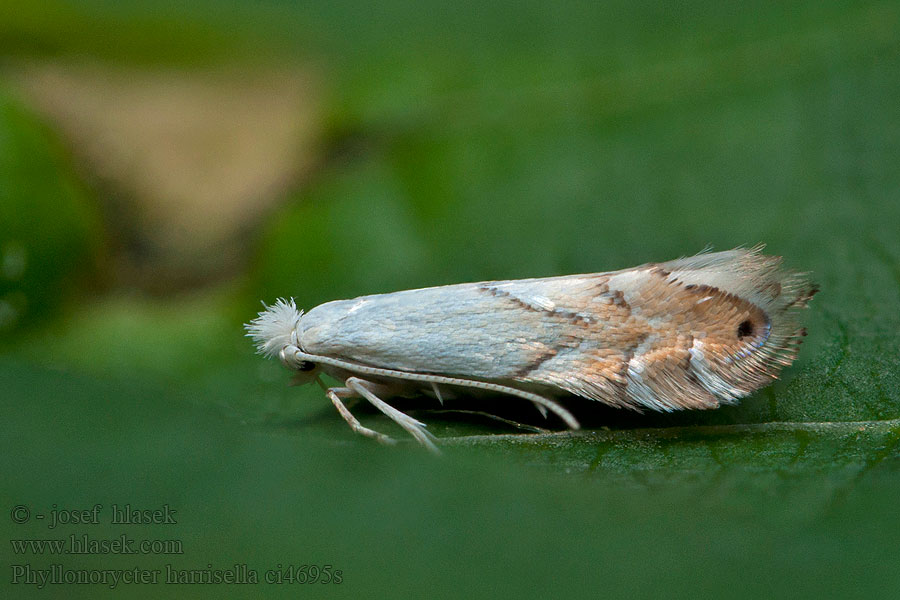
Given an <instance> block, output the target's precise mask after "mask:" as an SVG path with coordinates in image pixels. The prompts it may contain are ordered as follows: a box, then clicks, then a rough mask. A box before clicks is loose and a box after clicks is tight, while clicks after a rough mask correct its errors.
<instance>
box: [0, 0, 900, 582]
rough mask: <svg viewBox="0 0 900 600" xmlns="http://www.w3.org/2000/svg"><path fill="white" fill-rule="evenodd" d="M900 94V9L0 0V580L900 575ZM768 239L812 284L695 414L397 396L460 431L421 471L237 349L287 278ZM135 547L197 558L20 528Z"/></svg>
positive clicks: (483, 269) (634, 254)
mask: <svg viewBox="0 0 900 600" xmlns="http://www.w3.org/2000/svg"><path fill="white" fill-rule="evenodd" d="M898 98H900V5H898V4H897V3H896V2H849V1H848V2H793V3H768V2H711V1H709V0H701V1H697V2H689V3H665V2H633V1H630V2H617V1H615V2H605V3H583V4H576V3H561V4H553V3H546V2H519V3H487V4H486V3H482V2H467V1H465V0H464V1H462V2H456V3H446V4H439V3H434V2H418V3H416V2H401V1H389V2H382V3H379V4H378V5H377V6H363V5H360V4H358V3H349V2H338V3H307V2H287V1H284V2H278V1H275V0H264V1H261V2H256V3H241V2H211V1H201V2H195V3H193V4H191V5H190V6H183V5H182V4H179V3H174V2H162V1H155V2H149V3H147V2H144V3H138V2H132V1H130V0H129V1H128V2H111V1H108V0H88V1H82V2H78V3H70V2H60V1H58V0H50V1H49V2H43V3H40V4H38V3H20V2H8V1H3V2H0V404H2V406H3V411H2V417H3V419H2V420H3V432H4V433H3V435H2V452H3V456H4V460H3V461H2V464H3V467H2V469H3V470H2V471H0V475H2V480H3V481H4V484H3V486H2V494H0V496H2V499H3V506H2V508H3V509H4V510H5V511H8V512H7V513H4V514H9V515H10V516H9V518H4V519H3V523H4V525H3V528H2V531H3V532H4V537H5V541H4V543H5V544H6V545H5V548H6V550H5V552H4V555H3V560H4V565H3V568H4V573H3V575H2V584H0V585H3V586H4V588H5V589H6V590H7V592H5V593H4V596H5V597H10V598H13V597H14V598H19V597H32V596H35V597H66V598H80V597H84V598H95V597H99V596H103V595H109V596H110V597H113V596H116V597H123V598H124V597H127V598H131V597H135V598H159V597H185V598H197V597H213V598H219V597H229V598H230V597H246V598H257V597H265V596H270V595H271V596H291V597H293V596H297V595H302V594H314V595H315V596H325V597H338V596H355V597H358V596H362V595H366V596H371V597H407V596H409V597H413V596H415V597H424V596H429V597H461V596H469V597H487V596H490V597H495V596H517V597H547V596H554V597H569V596H602V597H617V596H623V597H624V596H627V597H671V598H681V597H685V598H688V597H690V598H694V597H698V596H700V597H703V596H706V597H750V598H758V597H785V598H788V597H789V598H797V597H866V598H873V597H879V598H881V597H884V598H889V597H897V595H898V593H900V569H898V568H897V566H898V563H897V560H898V559H897V557H896V554H897V548H898V544H900V526H898V525H900V514H898V508H897V497H898V494H900V451H898V443H900V377H898V372H900V369H898V367H900V360H898V355H900V337H898V332H900V233H898V231H900V230H898V226H900V102H898V100H897V99H898ZM758 242H764V243H766V244H767V252H769V253H772V254H778V255H783V256H785V257H786V262H787V264H788V266H789V267H792V268H795V269H799V270H804V271H811V272H812V273H814V279H815V280H816V281H818V282H819V283H820V284H821V287H822V292H821V293H820V294H819V295H818V296H817V297H816V298H815V300H814V301H813V303H812V305H811V308H810V310H809V311H808V314H807V315H806V317H805V319H806V324H807V326H808V328H809V331H810V335H809V337H808V338H807V340H806V342H805V344H804V346H803V348H802V351H801V353H800V356H799V358H798V360H797V361H796V362H795V364H794V365H793V366H792V367H790V368H789V369H787V370H786V371H785V372H784V374H783V377H782V379H781V380H780V381H779V382H777V383H776V384H775V385H774V386H771V387H769V388H767V389H765V390H762V391H761V392H759V393H757V394H755V395H753V396H751V397H750V398H748V399H746V400H745V401H744V402H743V403H742V404H741V405H740V406H737V407H728V408H723V409H720V410H717V411H713V412H695V413H684V414H677V415H642V416H641V415H631V414H627V415H626V414H621V413H619V412H616V411H613V410H600V409H596V407H591V406H584V405H579V407H578V409H579V410H580V411H582V412H580V413H579V417H581V418H582V419H583V420H584V421H585V422H586V424H587V425H588V429H587V430H585V431H583V432H580V433H578V434H574V435H572V434H565V433H563V434H560V433H548V434H540V435H533V436H523V435H521V432H519V431H518V430H517V429H516V428H515V427H512V426H509V425H506V424H503V423H500V422H497V421H492V420H490V419H488V418H486V417H484V416H483V415H480V414H477V412H478V409H479V408H480V406H481V405H479V404H477V403H476V404H473V403H466V402H462V403H459V404H458V405H455V406H452V405H448V407H447V408H450V409H459V410H451V411H448V412H437V411H433V410H430V409H433V408H438V407H437V405H436V404H435V403H434V402H433V401H430V400H427V399H422V400H420V401H406V402H402V403H400V404H399V405H400V406H401V407H402V408H404V409H405V410H409V411H410V412H411V413H412V414H413V415H415V416H417V417H419V418H421V419H424V420H425V421H426V422H427V423H428V424H429V428H430V429H432V430H433V431H434V432H435V433H436V434H437V435H438V436H439V437H453V438H454V440H451V441H450V442H448V443H447V444H446V447H445V456H444V457H443V458H441V459H435V458H434V457H432V456H430V455H426V453H424V452H423V451H422V450H421V449H420V448H418V447H416V446H414V445H413V444H412V443H407V442H405V441H404V443H402V444H400V445H399V446H397V447H394V448H386V447H381V446H378V445H377V444H374V443H372V442H371V441H369V440H366V439H362V438H359V437H356V436H354V434H352V432H350V430H349V428H347V427H346V425H345V424H344V422H343V421H342V420H341V419H340V417H339V416H338V415H337V414H336V412H335V411H334V410H333V408H332V407H331V405H330V403H329V402H328V401H327V399H326V398H325V397H324V396H323V394H322V392H321V390H319V389H318V388H317V387H315V386H307V387H301V388H296V387H294V388H290V387H288V386H287V382H288V379H289V374H288V373H287V372H286V371H285V370H284V369H283V368H282V367H280V366H279V365H278V364H276V363H275V361H265V360H263V359H262V358H261V357H258V356H255V355H254V354H253V349H252V347H251V345H250V343H249V341H248V340H247V339H245V338H244V337H242V336H243V330H242V327H241V325H242V323H244V322H246V321H247V320H249V319H250V318H252V317H253V316H254V315H255V313H256V312H257V311H258V310H259V309H260V305H259V301H260V300H265V301H267V302H271V301H272V300H274V299H275V298H276V297H279V296H294V297H295V298H296V299H297V302H298V304H299V305H301V306H303V307H307V308H309V307H312V306H314V305H316V304H318V303H321V302H324V301H327V300H331V299H336V298H344V297H353V296H356V295H361V294H368V293H376V292H387V291H393V290H397V289H403V288H410V287H425V286H429V285H439V284H447V283H456V282H462V281H471V280H483V279H507V278H517V277H537V276H549V275H557V274H564V273H575V272H595V271H603V270H611V269H618V268H623V267H628V266H634V265H637V264H640V263H643V262H648V261H661V260H668V259H672V258H675V257H678V256H682V255H688V254H693V253H695V252H697V251H699V250H701V249H703V248H704V247H706V246H707V245H710V246H712V247H713V248H715V249H719V250H722V249H728V248H731V247H734V246H738V245H752V244H755V243H758ZM490 408H491V409H492V410H495V411H498V412H500V413H501V414H503V415H504V416H508V417H510V418H513V419H516V420H518V421H522V422H527V423H529V424H531V425H534V426H537V427H543V428H548V429H556V428H557V427H558V425H557V424H555V423H553V422H546V423H545V422H543V421H542V420H541V419H540V418H539V417H536V415H535V414H533V411H529V410H528V409H527V407H526V408H525V409H520V408H517V407H513V406H507V405H506V404H505V403H499V402H498V403H497V404H495V405H492V406H490ZM463 409H465V410H467V411H470V412H462V410H463ZM355 412H356V413H357V414H358V416H359V417H360V418H361V420H362V421H363V422H364V423H365V424H367V425H369V426H372V427H375V428H377V429H379V430H381V431H385V432H390V433H392V434H395V435H397V436H398V437H400V434H402V432H400V431H399V430H398V429H397V428H396V427H395V426H394V425H393V424H392V423H390V422H388V421H387V420H386V419H385V418H383V417H381V416H379V415H378V414H376V413H375V412H374V411H373V410H371V409H369V408H368V407H366V406H363V405H359V406H358V407H357V408H356V409H355ZM464 436H474V437H469V438H468V439H462V438H463V437H464ZM97 503H99V504H102V505H103V507H104V508H103V512H101V522H100V523H99V524H83V525H62V526H60V527H59V528H56V529H53V530H51V529H48V527H47V524H46V521H44V522H41V521H39V520H37V519H36V518H31V519H30V520H29V521H28V522H26V523H17V522H14V519H13V513H12V509H13V507H14V506H17V505H22V506H26V507H28V508H29V510H30V511H31V513H32V515H37V514H44V515H47V516H48V518H49V515H50V514H51V512H50V511H51V510H52V509H53V508H57V509H90V508H91V507H93V506H94V505H95V504H97ZM113 503H118V504H119V505H123V504H125V503H130V504H131V506H132V507H134V508H147V509H154V508H159V507H162V506H164V505H169V506H170V507H171V508H173V509H175V510H177V524H170V525H147V526H137V525H116V524H112V523H110V517H111V512H110V506H111V505H112V504H113ZM123 533H124V534H126V535H127V536H128V537H130V538H135V539H138V540H140V539H176V540H180V542H181V543H182V545H183V554H177V555H160V554H146V555H144V554H141V555H125V556H123V555H111V554H101V555H72V554H66V555H52V554H50V553H49V552H47V551H45V552H44V554H41V555H35V554H34V553H33V552H25V553H23V552H21V551H17V550H16V546H15V544H13V543H12V541H15V540H29V539H38V540H40V539H66V540H68V536H69V535H76V536H81V535H83V534H87V535H89V536H91V537H92V538H97V539H100V538H118V536H120V535H121V534H123ZM20 550H21V549H20ZM26 564H28V565H31V568H33V569H47V568H49V566H50V565H53V564H59V565H62V566H63V567H64V568H66V569H86V568H93V569H99V568H103V569H133V568H134V567H135V566H138V567H140V568H142V569H161V570H163V573H165V568H166V567H165V565H167V564H168V565H171V566H172V568H175V569H208V568H212V569H230V568H233V565H235V564H238V565H244V564H245V565H247V567H248V568H250V569H255V570H256V571H257V572H258V574H259V576H260V578H261V579H262V578H263V577H264V573H265V572H266V571H267V570H270V569H283V570H287V568H288V567H289V566H290V565H294V566H299V565H316V566H319V567H320V568H321V567H323V566H324V565H331V566H332V569H333V570H340V571H341V572H342V582H341V583H340V584H335V583H331V584H321V583H315V584H297V583H295V584H289V583H282V584H266V583H265V581H261V583H259V584H256V585H253V584H247V585H229V584H218V585H216V584H212V585H203V584H197V585H166V584H163V583H160V584H157V585H136V584H135V585H120V586H119V587H117V588H116V589H115V590H113V591H110V592H106V591H103V590H105V589H107V588H106V587H104V586H102V585H48V586H47V587H45V588H44V589H38V588H37V586H36V585H29V584H24V583H18V584H13V583H12V582H13V574H14V572H15V570H14V565H20V566H21V565H26ZM162 577H163V578H164V574H163V576H162ZM295 588H300V589H295Z"/></svg>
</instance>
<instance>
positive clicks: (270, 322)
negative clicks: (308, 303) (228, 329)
mask: <svg viewBox="0 0 900 600" xmlns="http://www.w3.org/2000/svg"><path fill="white" fill-rule="evenodd" d="M263 308H265V310H264V311H262V312H260V313H259V314H258V315H257V317H256V318H255V319H253V320H252V321H250V322H249V323H247V324H246V325H244V329H246V330H247V333H246V335H247V337H250V338H252V339H253V343H254V344H256V351H257V353H259V354H263V355H265V356H268V357H272V356H274V355H275V354H277V353H278V352H280V351H281V349H282V348H284V347H285V346H290V345H296V343H297V339H296V338H297V324H298V323H299V322H300V317H302V316H303V311H302V310H299V309H297V305H296V304H294V299H293V298H291V299H290V300H285V299H284V298H279V299H278V300H276V301H275V304H273V305H272V306H266V304H265V303H263Z"/></svg>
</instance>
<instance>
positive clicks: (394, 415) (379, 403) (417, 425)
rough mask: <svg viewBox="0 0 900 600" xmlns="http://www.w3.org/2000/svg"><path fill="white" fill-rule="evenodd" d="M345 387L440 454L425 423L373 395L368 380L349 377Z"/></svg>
mask: <svg viewBox="0 0 900 600" xmlns="http://www.w3.org/2000/svg"><path fill="white" fill-rule="evenodd" d="M345 383H346V385H347V387H348V388H350V389H351V390H353V391H354V392H356V393H357V394H359V395H361V396H362V397H363V398H365V399H366V400H368V401H369V402H371V403H372V406H374V407H375V408H377V409H378V410H380V411H381V412H383V413H384V414H385V415H387V416H388V417H390V418H391V419H392V420H393V421H394V422H395V423H397V425H399V426H400V427H402V428H403V429H405V430H406V431H408V432H409V434H410V435H411V436H413V437H414V438H415V439H416V441H418V442H419V443H420V444H422V445H423V446H425V447H426V448H428V449H429V450H431V451H432V452H434V453H435V454H440V453H441V451H440V450H438V447H437V446H435V445H434V441H433V440H434V436H433V435H431V433H429V432H428V431H426V430H425V423H422V422H421V421H418V420H416V419H413V418H412V417H410V416H409V415H407V414H405V413H402V412H400V411H399V410H397V409H396V408H394V407H393V406H391V405H390V404H388V403H387V402H385V401H384V400H382V399H381V398H379V397H378V396H376V395H375V393H374V392H373V391H372V390H370V389H369V388H368V387H367V386H369V385H372V384H371V383H370V382H368V381H366V380H364V379H360V378H358V377H349V378H347V381H346V382H345Z"/></svg>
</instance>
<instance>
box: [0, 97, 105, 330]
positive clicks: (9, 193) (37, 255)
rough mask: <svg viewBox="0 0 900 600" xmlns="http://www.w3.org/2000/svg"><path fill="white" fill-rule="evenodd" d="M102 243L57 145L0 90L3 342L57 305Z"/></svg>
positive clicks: (97, 224)
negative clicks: (14, 331) (21, 327)
mask: <svg viewBox="0 0 900 600" xmlns="http://www.w3.org/2000/svg"><path fill="white" fill-rule="evenodd" d="M102 243H103V240H102V229H101V226H100V220H99V216H98V214H97V210H96V207H95V206H93V205H92V203H91V202H90V201H89V200H88V198H87V197H86V195H85V193H84V191H83V190H82V188H81V186H80V184H79V183H78V182H77V181H76V180H75V179H74V178H73V176H72V173H71V172H70V168H69V165H68V164H67V163H66V162H65V160H64V159H63V155H62V152H61V149H60V147H59V145H58V143H57V142H56V140H55V139H54V138H53V136H52V135H51V133H50V132H49V131H48V130H47V129H46V128H45V127H43V126H42V125H41V124H40V123H38V122H37V121H36V120H35V118H34V117H33V116H31V115H29V114H28V113H27V112H26V111H25V109H23V108H22V107H21V106H20V105H19V104H18V103H17V102H15V101H14V100H13V99H12V98H11V97H10V96H9V95H8V94H6V93H5V92H4V91H3V89H2V88H0V341H4V339H5V338H6V339H8V336H10V335H11V332H12V331H13V330H14V329H16V328H17V327H20V326H21V325H23V324H25V323H28V322H35V321H36V320H39V319H40V318H42V317H47V316H48V313H49V312H50V311H52V310H54V309H56V308H58V307H59V305H60V303H61V301H63V300H65V299H66V298H67V296H68V294H69V292H70V288H71V285H72V284H73V283H76V281H77V280H78V278H79V277H83V276H84V275H85V272H86V271H89V270H90V269H91V268H93V267H94V266H95V264H96V260H97V258H98V252H99V250H100V247H101V246H102Z"/></svg>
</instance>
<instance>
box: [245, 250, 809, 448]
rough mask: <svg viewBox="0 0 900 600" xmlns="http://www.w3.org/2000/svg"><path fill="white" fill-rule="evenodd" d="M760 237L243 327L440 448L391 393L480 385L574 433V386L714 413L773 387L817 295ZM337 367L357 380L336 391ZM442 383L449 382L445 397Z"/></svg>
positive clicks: (608, 396)
mask: <svg viewBox="0 0 900 600" xmlns="http://www.w3.org/2000/svg"><path fill="white" fill-rule="evenodd" d="M781 263H782V259H781V257H777V256H766V255H764V254H763V253H762V246H756V247H754V248H749V249H748V248H736V249H734V250H728V251H725V252H703V253H700V254H697V255H695V256H691V257H686V258H679V259H677V260H672V261H669V262H663V263H651V264H645V265H642V266H639V267H634V268H631V269H624V270H621V271H612V272H606V273H592V274H584V275H565V276H560V277H545V278H539V279H520V280H512V281H483V282H479V283H463V284H457V285H444V286H439V287H430V288H424V289H415V290H407V291H401V292H394V293H389V294H376V295H370V296H361V297H359V298H354V299H352V300H337V301H334V302H327V303H325V304H322V305H319V306H317V307H315V308H313V309H312V310H310V311H309V312H307V313H304V312H303V311H302V310H298V309H297V307H296V306H295V304H294V301H293V300H283V299H279V300H278V301H276V302H275V304H274V305H272V306H269V307H266V305H265V304H263V306H264V308H265V310H264V311H263V312H261V313H259V315H258V316H257V318H255V319H253V320H252V321H251V322H250V323H249V324H247V325H246V326H245V327H246V329H247V335H248V336H250V337H252V338H253V340H254V342H255V343H256V346H257V349H258V352H259V353H261V354H264V355H266V356H270V357H271V356H278V358H279V359H280V360H281V362H282V363H283V364H284V365H285V366H286V367H288V368H289V369H292V370H294V371H296V372H297V376H296V377H295V383H307V382H310V381H314V380H315V381H317V382H318V383H319V385H320V386H322V388H323V389H324V390H325V393H326V394H327V396H328V398H330V399H331V401H332V403H333V404H334V406H335V408H337V410H338V412H339V413H340V414H341V416H342V417H343V418H344V419H345V420H346V421H347V423H348V424H349V425H350V427H351V428H352V429H353V430H354V431H356V432H357V433H360V434H362V435H365V436H368V437H371V438H374V439H376V440H378V441H380V442H384V443H394V440H393V439H392V438H389V437H388V436H386V435H384V434H382V433H379V432H376V431H374V430H372V429H369V428H367V427H364V426H363V425H362V424H361V423H360V422H359V421H358V420H357V419H356V418H355V417H354V416H353V415H352V414H351V413H350V411H349V409H348V408H347V406H346V405H345V404H344V400H346V399H348V398H363V399H365V400H367V401H369V402H370V403H371V404H372V405H374V406H375V407H376V408H377V409H378V410H380V411H381V412H383V413H384V414H385V415H387V416H388V417H390V418H391V419H392V420H394V421H395V422H396V423H397V424H398V425H400V426H401V427H402V428H403V429H405V430H406V431H407V432H409V433H410V434H411V435H412V437H413V438H415V439H416V440H417V441H418V442H420V443H421V444H423V445H424V446H426V447H428V448H429V449H431V450H433V451H437V447H436V445H435V441H436V439H435V437H434V436H433V435H432V434H430V433H429V432H428V431H427V429H426V426H425V424H424V423H422V422H421V421H419V420H417V419H414V418H412V417H410V416H409V415H407V414H405V413H403V412H401V411H399V410H397V409H396V408H394V407H392V406H391V405H390V404H388V403H387V402H386V401H385V400H384V399H385V398H388V397H391V396H418V395H423V394H424V395H428V396H433V397H436V398H437V399H438V400H440V401H441V403H443V398H444V396H445V395H447V394H448V392H449V393H452V392H453V391H454V390H455V391H456V392H457V393H458V392H466V391H475V390H478V391H480V392H489V393H493V394H506V395H509V396H514V397H518V398H521V399H522V400H525V401H529V402H532V403H533V404H534V405H535V406H536V407H537V408H538V409H539V410H540V411H541V412H542V413H543V414H544V416H547V412H548V411H549V412H550V413H553V414H554V415H556V416H557V417H558V418H559V419H560V420H561V421H562V422H563V423H565V425H567V426H568V427H569V428H571V429H578V428H579V423H578V421H577V420H576V418H575V417H574V415H573V414H572V413H571V412H570V411H569V410H567V409H566V408H565V407H564V405H563V403H562V402H561V401H564V400H565V397H566V396H568V395H574V396H581V397H583V398H588V399H591V400H596V401H598V402H602V403H604V404H607V405H610V406H614V407H621V408H628V409H634V410H637V411H642V410H644V409H651V410H656V411H674V410H681V409H711V408H716V407H718V406H720V405H722V404H733V403H735V402H736V401H737V400H738V399H739V398H742V397H744V396H747V395H748V394H750V393H752V392H753V391H755V390H757V389H759V388H761V387H763V386H765V385H768V384H769V383H771V382H772V381H773V380H775V379H776V378H777V377H778V374H779V372H780V371H781V369H782V368H784V367H786V366H788V365H790V364H791V362H792V361H793V360H794V358H795V357H796V355H797V350H798V347H799V345H800V342H801V340H802V338H803V336H805V335H806V331H805V329H804V328H802V327H800V326H799V324H798V316H799V314H798V313H799V311H800V309H802V308H805V307H806V305H807V303H808V301H809V300H810V298H812V296H813V294H815V293H816V291H817V290H818V288H817V286H816V285H815V284H813V283H811V282H810V281H809V279H808V276H807V274H804V273H798V272H794V271H790V270H785V269H783V268H782V266H781ZM322 373H325V374H327V375H330V376H331V377H333V378H335V379H337V380H339V381H342V382H343V386H340V387H331V388H328V387H326V386H325V385H324V384H323V383H322V380H321V378H320V375H321V374H322ZM442 390H443V392H442Z"/></svg>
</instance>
